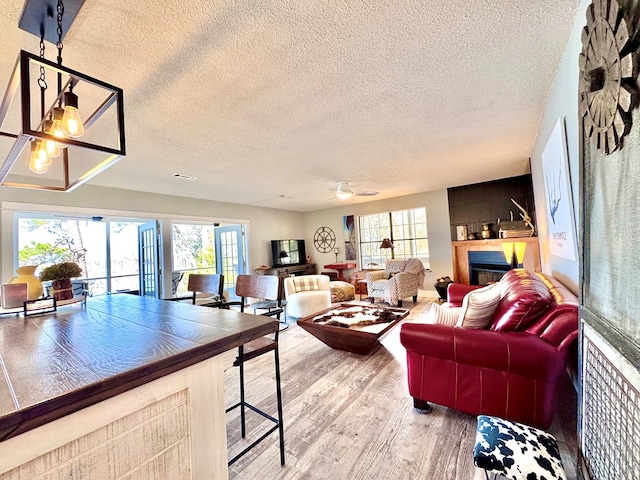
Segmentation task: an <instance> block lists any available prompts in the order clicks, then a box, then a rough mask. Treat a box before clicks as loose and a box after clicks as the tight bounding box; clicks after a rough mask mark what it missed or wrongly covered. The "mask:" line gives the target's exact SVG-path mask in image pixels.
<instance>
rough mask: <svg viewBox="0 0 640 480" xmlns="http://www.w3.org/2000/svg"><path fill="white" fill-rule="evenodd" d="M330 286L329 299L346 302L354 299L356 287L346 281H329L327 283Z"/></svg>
mask: <svg viewBox="0 0 640 480" xmlns="http://www.w3.org/2000/svg"><path fill="white" fill-rule="evenodd" d="M329 288H331V301H332V302H334V303H335V302H346V301H347V300H355V298H356V287H354V286H353V285H351V284H350V283H347V282H341V281H336V282H331V284H330V285H329Z"/></svg>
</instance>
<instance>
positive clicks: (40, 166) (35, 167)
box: [29, 142, 51, 175]
mask: <svg viewBox="0 0 640 480" xmlns="http://www.w3.org/2000/svg"><path fill="white" fill-rule="evenodd" d="M47 161H48V162H49V164H51V159H49V157H47V151H46V150H45V148H44V146H42V145H41V144H40V142H33V143H32V144H31V159H30V160H29V170H31V171H32V172H33V173H37V174H38V175H41V174H43V173H47V166H48V165H47Z"/></svg>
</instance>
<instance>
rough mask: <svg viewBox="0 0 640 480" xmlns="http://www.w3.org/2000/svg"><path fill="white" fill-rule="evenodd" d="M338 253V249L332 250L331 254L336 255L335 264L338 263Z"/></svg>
mask: <svg viewBox="0 0 640 480" xmlns="http://www.w3.org/2000/svg"><path fill="white" fill-rule="evenodd" d="M339 251H340V249H339V248H338V247H336V248H334V249H333V253H335V254H336V263H338V252H339Z"/></svg>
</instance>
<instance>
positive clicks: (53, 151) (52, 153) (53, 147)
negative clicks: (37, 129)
mask: <svg viewBox="0 0 640 480" xmlns="http://www.w3.org/2000/svg"><path fill="white" fill-rule="evenodd" d="M43 131H44V133H48V134H49V135H53V120H45V121H44V127H43ZM43 143H44V148H45V150H46V151H47V157H49V164H51V159H52V158H54V157H58V156H60V147H58V142H56V141H55V140H43Z"/></svg>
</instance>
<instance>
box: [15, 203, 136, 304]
mask: <svg viewBox="0 0 640 480" xmlns="http://www.w3.org/2000/svg"><path fill="white" fill-rule="evenodd" d="M138 225H139V223H136V222H109V221H100V220H87V219H80V218H78V219H73V218H69V219H64V220H62V219H57V218H54V217H52V216H47V215H46V214H32V215H27V214H19V215H18V216H17V232H18V265H19V266H22V265H38V266H39V267H38V270H37V271H36V275H38V274H39V272H40V271H41V270H42V269H43V268H44V267H46V266H48V265H52V264H54V263H60V262H75V263H77V264H78V265H79V266H80V268H82V277H81V278H83V279H86V280H88V284H89V294H90V295H103V294H105V293H107V292H114V291H116V290H128V289H131V290H137V289H138V238H137V235H138V233H137V232H138V230H137V226H138ZM108 259H110V261H109V260H108Z"/></svg>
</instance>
